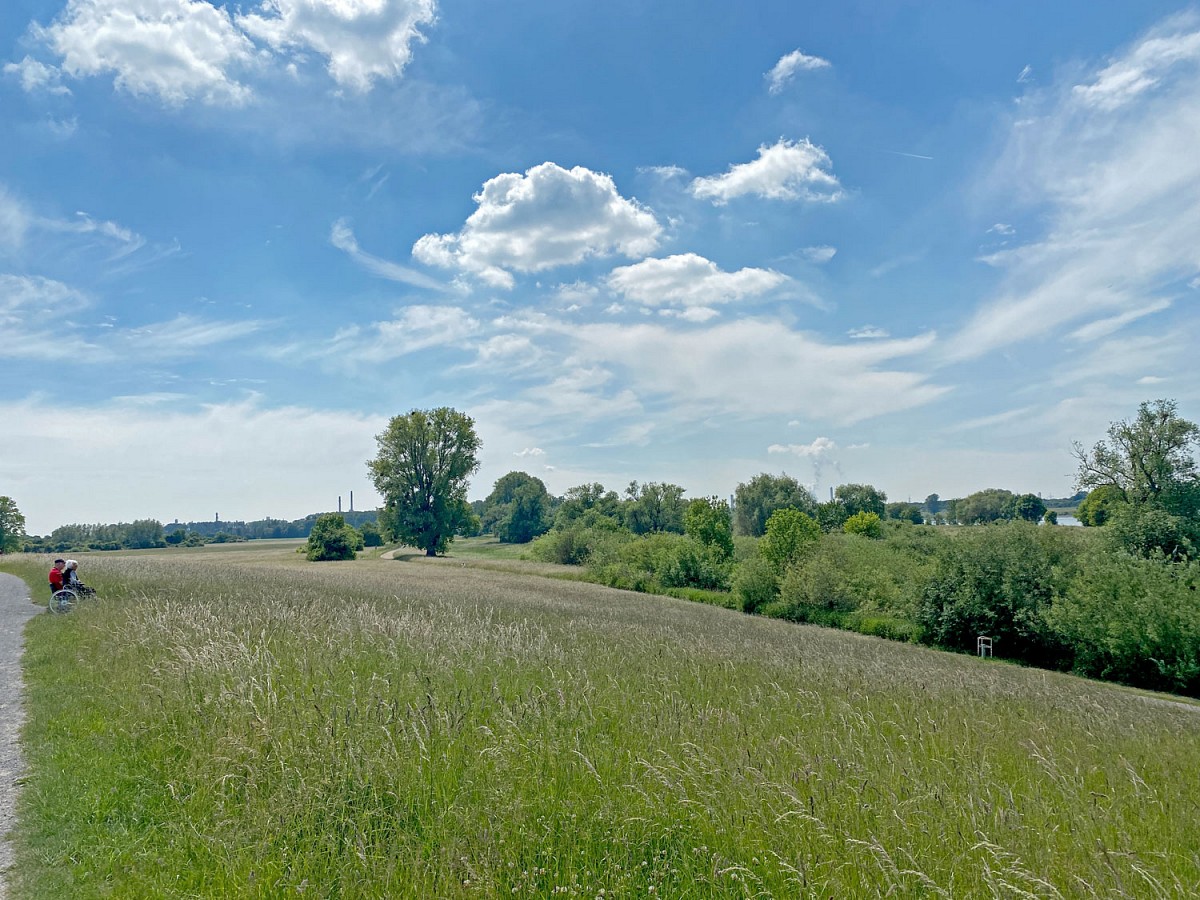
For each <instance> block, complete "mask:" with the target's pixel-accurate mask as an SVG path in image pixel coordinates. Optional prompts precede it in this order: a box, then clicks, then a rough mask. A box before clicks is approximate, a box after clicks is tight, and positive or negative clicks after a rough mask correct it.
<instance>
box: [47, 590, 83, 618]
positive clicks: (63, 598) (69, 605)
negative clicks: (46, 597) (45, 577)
mask: <svg viewBox="0 0 1200 900" xmlns="http://www.w3.org/2000/svg"><path fill="white" fill-rule="evenodd" d="M78 599H79V598H78V597H76V596H75V592H74V591H65V590H64V591H55V592H54V594H53V595H52V596H51V597H50V612H52V613H65V612H70V611H71V610H72V609H74V607H75V602H76V601H77V600H78Z"/></svg>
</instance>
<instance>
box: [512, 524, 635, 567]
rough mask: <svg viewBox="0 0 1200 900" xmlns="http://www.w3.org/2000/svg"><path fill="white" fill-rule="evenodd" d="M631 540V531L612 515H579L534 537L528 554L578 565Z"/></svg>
mask: <svg viewBox="0 0 1200 900" xmlns="http://www.w3.org/2000/svg"><path fill="white" fill-rule="evenodd" d="M634 540H636V538H635V537H634V535H633V534H632V533H631V532H629V531H627V530H625V529H624V528H623V527H622V526H621V525H620V524H619V523H617V522H615V521H613V520H612V519H608V518H605V517H603V516H593V517H590V518H589V517H582V518H579V519H576V520H575V521H572V522H569V523H567V524H565V525H560V526H556V527H555V528H554V530H552V531H550V532H549V533H547V534H544V535H542V536H541V537H539V538H537V539H535V540H534V541H533V543H532V544H530V545H529V555H530V556H531V557H532V558H533V559H536V560H540V561H542V562H552V563H559V564H560V565H565V566H581V565H584V564H585V563H587V562H588V561H589V560H591V559H592V558H593V557H611V555H612V554H613V553H615V551H616V548H617V547H619V546H620V545H622V544H626V543H629V542H631V541H634Z"/></svg>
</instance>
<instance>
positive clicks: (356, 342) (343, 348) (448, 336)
mask: <svg viewBox="0 0 1200 900" xmlns="http://www.w3.org/2000/svg"><path fill="white" fill-rule="evenodd" d="M481 328H482V326H481V324H480V322H479V321H478V320H477V319H476V318H475V317H474V316H472V315H471V314H470V313H469V312H467V311H466V310H464V309H460V308H459V307H456V306H430V305H425V304H415V305H413V306H406V307H404V308H403V309H401V310H399V311H398V312H397V313H396V315H395V317H394V318H392V319H388V320H386V321H382V322H374V323H372V324H371V325H369V326H367V327H365V328H363V327H360V326H358V325H352V326H350V327H348V328H344V329H342V330H341V331H339V332H338V333H337V334H335V335H334V336H333V338H332V339H331V340H329V341H328V342H326V343H324V344H321V345H316V346H311V347H309V348H308V349H307V350H302V351H300V355H301V356H303V357H306V358H314V357H316V358H332V359H341V360H345V361H347V362H348V363H351V364H353V365H358V364H360V363H379V362H386V361H388V360H391V359H397V358H399V357H401V356H407V355H408V354H410V353H416V352H417V351H419V350H427V349H429V348H432V347H444V346H447V345H455V346H459V345H461V344H462V343H463V342H464V341H465V340H466V339H467V338H471V337H473V336H475V335H477V334H478V333H479V332H480V330H481ZM294 349H295V348H293V350H294Z"/></svg>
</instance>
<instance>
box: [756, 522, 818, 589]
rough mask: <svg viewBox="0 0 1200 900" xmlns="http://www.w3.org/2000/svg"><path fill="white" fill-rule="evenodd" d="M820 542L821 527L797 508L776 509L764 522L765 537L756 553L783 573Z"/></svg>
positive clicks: (760, 541) (778, 571)
mask: <svg viewBox="0 0 1200 900" xmlns="http://www.w3.org/2000/svg"><path fill="white" fill-rule="evenodd" d="M820 540H821V526H820V525H818V524H817V522H816V520H815V519H813V518H812V517H811V516H808V515H805V514H804V513H802V512H800V510H798V509H790V508H787V509H777V510H775V512H773V513H771V518H769V519H767V531H766V534H764V535H763V536H762V538H761V539H760V540H759V542H758V552H759V553H760V554H761V555H762V557H763V558H764V559H766V560H767V561H768V562H770V563H771V565H773V566H774V567H775V571H776V572H777V573H779V574H783V573H784V572H785V571H787V568H788V566H790V565H792V564H794V563H795V562H796V561H797V560H799V559H800V558H801V557H803V556H804V555H805V554H806V553H808V552H809V551H810V550H811V549H812V548H813V547H815V546H816V545H817V542H818V541H820Z"/></svg>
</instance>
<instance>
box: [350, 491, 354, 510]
mask: <svg viewBox="0 0 1200 900" xmlns="http://www.w3.org/2000/svg"><path fill="white" fill-rule="evenodd" d="M350 512H354V491H351V492H350Z"/></svg>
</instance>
